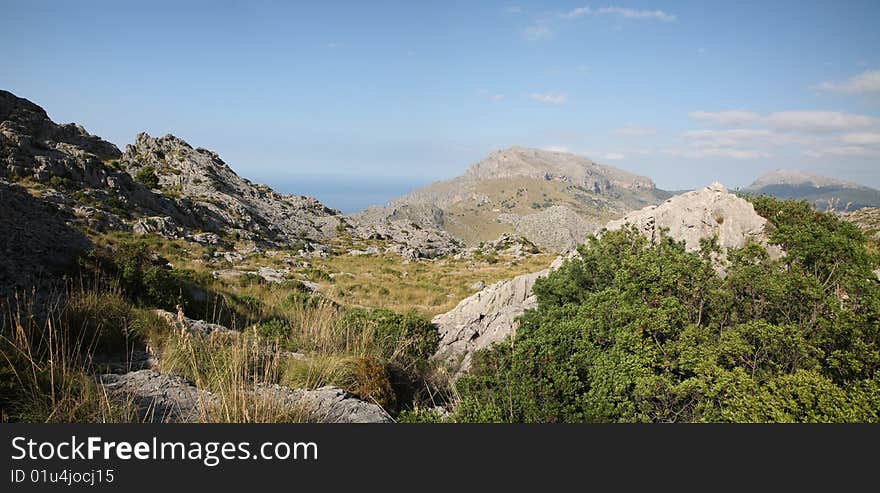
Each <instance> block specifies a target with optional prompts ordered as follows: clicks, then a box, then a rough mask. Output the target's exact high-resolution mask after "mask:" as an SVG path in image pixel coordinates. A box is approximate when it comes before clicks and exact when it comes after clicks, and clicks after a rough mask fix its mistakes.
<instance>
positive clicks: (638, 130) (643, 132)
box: [612, 125, 657, 137]
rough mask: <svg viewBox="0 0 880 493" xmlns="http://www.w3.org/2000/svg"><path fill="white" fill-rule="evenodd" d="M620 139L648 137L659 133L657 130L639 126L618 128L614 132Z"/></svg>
mask: <svg viewBox="0 0 880 493" xmlns="http://www.w3.org/2000/svg"><path fill="white" fill-rule="evenodd" d="M612 133H613V134H614V135H618V136H620V137H647V136H649V135H654V134H656V133H657V129H656V128H651V127H640V126H638V125H630V126H628V127H623V128H618V129H616V130H614V131H613V132H612Z"/></svg>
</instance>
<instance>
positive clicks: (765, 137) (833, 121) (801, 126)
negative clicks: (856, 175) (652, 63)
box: [670, 110, 880, 159]
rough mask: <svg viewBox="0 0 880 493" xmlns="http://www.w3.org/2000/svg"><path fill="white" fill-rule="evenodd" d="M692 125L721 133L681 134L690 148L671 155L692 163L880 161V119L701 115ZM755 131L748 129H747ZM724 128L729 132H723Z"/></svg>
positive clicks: (821, 114)
mask: <svg viewBox="0 0 880 493" xmlns="http://www.w3.org/2000/svg"><path fill="white" fill-rule="evenodd" d="M690 117H691V119H693V120H695V121H698V122H701V123H706V124H711V125H713V126H715V127H716V128H711V129H695V130H689V131H686V132H683V133H682V134H681V136H682V138H683V139H684V141H685V143H686V146H685V148H684V149H678V150H675V149H673V150H671V151H670V155H676V156H681V157H686V158H694V159H703V158H730V159H761V158H768V157H771V156H774V155H777V154H778V153H780V152H782V153H785V152H790V151H797V152H799V153H800V154H801V155H803V156H807V157H811V158H835V159H840V158H875V157H880V119H878V118H875V117H872V116H868V115H860V114H856V113H843V112H836V111H777V112H772V113H766V114H759V113H755V112H751V111H742V110H731V111H719V112H704V111H701V112H695V113H691V114H690ZM745 125H749V127H748V128H742V127H743V126H745ZM718 126H721V127H726V128H717V127H718Z"/></svg>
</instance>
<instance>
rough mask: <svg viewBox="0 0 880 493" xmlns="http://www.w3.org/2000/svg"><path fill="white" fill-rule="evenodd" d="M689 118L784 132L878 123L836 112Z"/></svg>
mask: <svg viewBox="0 0 880 493" xmlns="http://www.w3.org/2000/svg"><path fill="white" fill-rule="evenodd" d="M689 116H690V117H691V119H692V120H695V121H698V122H703V123H711V124H714V125H718V126H722V127H742V126H746V125H764V126H771V127H774V128H776V129H779V130H784V131H802V132H838V131H846V130H857V129H861V128H868V127H871V126H873V125H876V124H877V122H878V120H877V119H876V118H873V117H870V116H866V115H859V114H855V113H841V112H837V111H778V112H775V113H769V114H766V115H761V114H758V113H755V112H751V111H741V110H729V111H718V112H707V111H696V112H694V113H691V114H690V115H689Z"/></svg>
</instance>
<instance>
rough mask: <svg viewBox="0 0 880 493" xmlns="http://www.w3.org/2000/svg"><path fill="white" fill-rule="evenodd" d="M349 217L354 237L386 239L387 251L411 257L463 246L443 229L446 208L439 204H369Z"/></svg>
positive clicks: (430, 255) (432, 255)
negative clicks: (439, 207)
mask: <svg viewBox="0 0 880 493" xmlns="http://www.w3.org/2000/svg"><path fill="white" fill-rule="evenodd" d="M348 220H349V222H350V223H351V226H352V235H353V236H354V237H356V238H360V239H364V240H383V241H386V242H388V243H390V245H389V246H388V248H387V251H389V252H390V253H395V254H398V255H400V256H402V257H404V258H407V259H410V260H416V259H420V258H435V257H441V256H444V255H449V254H452V253H455V252H457V251H458V250H459V249H460V248H461V242H460V241H459V240H457V239H456V238H454V237H453V236H452V235H450V234H449V233H448V232H446V231H444V230H443V229H442V225H443V211H441V210H440V209H438V208H436V207H431V206H427V205H417V206H410V205H402V206H401V207H394V208H388V209H386V208H382V207H370V208H369V209H367V210H365V211H362V212H359V213H357V214H353V215H351V216H349V218H348Z"/></svg>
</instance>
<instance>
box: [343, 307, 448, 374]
mask: <svg viewBox="0 0 880 493" xmlns="http://www.w3.org/2000/svg"><path fill="white" fill-rule="evenodd" d="M338 323H339V324H341V326H342V327H344V329H345V330H347V331H353V332H355V333H362V334H366V335H367V337H366V339H367V340H368V343H369V346H370V347H369V352H370V354H372V355H373V356H375V357H377V358H381V359H383V360H386V361H389V362H391V363H394V364H396V365H399V366H400V367H402V368H404V369H407V370H410V369H422V368H424V367H425V366H426V365H427V361H428V357H429V356H430V355H432V354H433V353H434V351H435V350H436V349H437V343H438V342H439V341H440V336H439V335H438V334H437V329H436V327H434V326H433V325H432V324H431V322H429V321H428V320H426V319H425V318H423V317H421V316H419V315H418V314H417V313H415V312H408V313H405V314H400V313H396V312H393V311H391V310H386V309H376V310H365V309H354V310H350V311H349V312H348V313H347V314H345V316H343V317H341V318H340V320H339V322H338Z"/></svg>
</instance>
